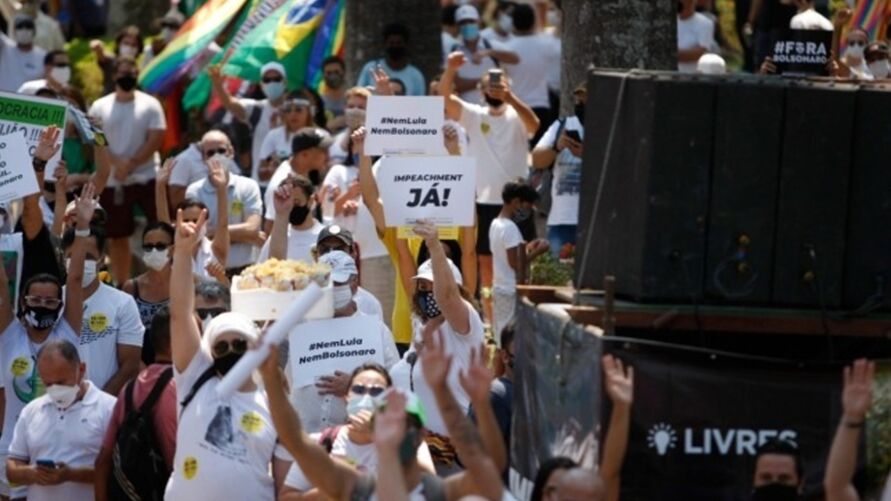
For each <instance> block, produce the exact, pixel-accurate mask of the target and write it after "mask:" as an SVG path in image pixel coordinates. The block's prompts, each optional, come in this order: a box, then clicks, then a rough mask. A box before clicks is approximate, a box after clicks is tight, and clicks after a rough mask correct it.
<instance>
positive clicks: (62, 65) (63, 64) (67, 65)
mask: <svg viewBox="0 0 891 501" xmlns="http://www.w3.org/2000/svg"><path fill="white" fill-rule="evenodd" d="M53 66H55V67H56V68H67V67H69V66H71V65H70V64H68V63H53Z"/></svg>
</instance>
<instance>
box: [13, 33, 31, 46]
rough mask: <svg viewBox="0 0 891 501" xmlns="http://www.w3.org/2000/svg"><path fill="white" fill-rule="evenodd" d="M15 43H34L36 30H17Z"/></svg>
mask: <svg viewBox="0 0 891 501" xmlns="http://www.w3.org/2000/svg"><path fill="white" fill-rule="evenodd" d="M15 43H17V44H19V45H31V44H32V43H34V30H15Z"/></svg>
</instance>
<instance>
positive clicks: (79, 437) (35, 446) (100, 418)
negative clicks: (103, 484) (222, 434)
mask: <svg viewBox="0 0 891 501" xmlns="http://www.w3.org/2000/svg"><path fill="white" fill-rule="evenodd" d="M37 371H38V373H39V374H40V379H41V380H42V381H43V383H44V384H45V385H46V394H45V395H43V396H42V397H39V398H37V399H35V400H33V401H31V402H30V403H29V404H28V405H26V406H25V408H24V409H23V410H22V414H21V416H20V419H19V420H18V422H17V423H16V426H15V430H14V431H13V435H12V443H11V444H10V446H9V457H8V459H7V460H6V469H7V475H8V477H9V481H10V482H12V483H16V484H20V485H27V486H28V499H30V500H36V501H43V500H54V499H66V500H74V501H80V500H84V501H86V500H91V499H93V498H94V493H93V473H94V471H93V464H94V462H95V461H96V456H97V455H98V454H99V448H100V447H101V446H102V439H103V437H104V434H105V429H106V427H107V426H108V422H109V419H110V418H111V413H112V410H113V409H114V404H115V398H114V397H113V396H111V395H108V394H107V393H105V392H103V391H102V390H101V389H99V388H97V387H96V386H95V385H94V384H93V383H91V382H89V381H87V380H86V377H85V375H86V364H85V363H84V362H82V361H81V359H80V355H78V352H77V347H76V346H75V345H74V344H73V343H71V342H70V341H66V340H52V341H48V342H47V343H46V344H45V345H43V347H42V348H41V349H40V351H39V352H38V354H37Z"/></svg>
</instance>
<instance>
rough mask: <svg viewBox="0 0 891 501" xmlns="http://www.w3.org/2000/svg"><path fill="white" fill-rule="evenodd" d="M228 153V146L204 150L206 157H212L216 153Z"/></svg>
mask: <svg viewBox="0 0 891 501" xmlns="http://www.w3.org/2000/svg"><path fill="white" fill-rule="evenodd" d="M227 153H229V151H228V150H226V148H217V149H215V150H207V151H205V152H204V158H210V157H212V156H214V155H225V154H227Z"/></svg>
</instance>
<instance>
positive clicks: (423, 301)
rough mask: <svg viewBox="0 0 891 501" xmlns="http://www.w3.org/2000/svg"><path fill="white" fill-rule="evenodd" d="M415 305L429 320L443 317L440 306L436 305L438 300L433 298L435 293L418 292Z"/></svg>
mask: <svg viewBox="0 0 891 501" xmlns="http://www.w3.org/2000/svg"><path fill="white" fill-rule="evenodd" d="M415 304H417V305H418V308H420V309H421V313H423V314H424V316H425V317H427V318H436V317H438V316H440V315H442V311H441V310H440V309H439V305H438V304H436V298H435V297H433V291H418V292H416V293H415Z"/></svg>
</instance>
